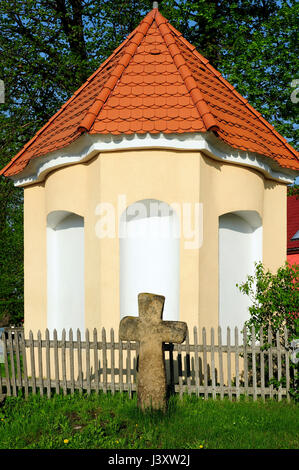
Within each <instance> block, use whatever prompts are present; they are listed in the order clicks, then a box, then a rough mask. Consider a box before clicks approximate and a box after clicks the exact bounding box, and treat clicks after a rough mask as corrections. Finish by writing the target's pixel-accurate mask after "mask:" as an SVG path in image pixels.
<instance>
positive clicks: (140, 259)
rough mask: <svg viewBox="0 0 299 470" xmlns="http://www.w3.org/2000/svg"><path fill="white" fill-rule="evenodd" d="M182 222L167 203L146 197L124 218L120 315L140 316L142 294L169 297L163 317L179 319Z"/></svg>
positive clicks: (121, 233)
mask: <svg viewBox="0 0 299 470" xmlns="http://www.w3.org/2000/svg"><path fill="white" fill-rule="evenodd" d="M179 229H180V223H179V218H178V216H177V213H176V212H175V210H174V209H172V207H171V206H169V205H168V204H167V203H165V202H162V201H158V200H156V199H144V200H142V201H137V202H135V203H134V204H132V205H131V206H129V207H128V208H127V209H126V210H125V211H124V212H123V214H122V215H121V217H120V226H119V244H120V314H121V318H123V317H124V316H126V315H131V316H138V300H137V298H138V294H139V293H141V292H148V293H153V294H159V295H164V296H165V304H164V311H163V320H178V319H179V291H180V235H179Z"/></svg>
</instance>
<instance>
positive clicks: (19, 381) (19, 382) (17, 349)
mask: <svg viewBox="0 0 299 470" xmlns="http://www.w3.org/2000/svg"><path fill="white" fill-rule="evenodd" d="M19 342H20V333H19V331H17V332H16V334H15V338H14V343H15V352H16V363H17V385H18V391H20V390H22V370H21V355H20V344H19ZM0 375H1V374H0ZM0 393H1V385H0Z"/></svg>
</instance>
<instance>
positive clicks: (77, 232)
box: [47, 211, 85, 336]
mask: <svg viewBox="0 0 299 470" xmlns="http://www.w3.org/2000/svg"><path fill="white" fill-rule="evenodd" d="M84 291H85V288H84V218H83V217H81V216H79V215H77V214H74V213H72V212H67V211H53V212H51V213H50V214H48V217H47V292H48V301H47V304H48V312H47V325H48V328H49V330H50V331H51V332H52V331H53V330H54V328H55V329H56V330H57V333H58V335H59V336H60V335H61V332H62V330H63V328H65V329H66V332H67V335H68V333H69V329H70V328H72V329H73V332H74V334H76V331H77V328H79V329H80V331H81V335H83V336H84V326H85V321H84V297H85V292H84Z"/></svg>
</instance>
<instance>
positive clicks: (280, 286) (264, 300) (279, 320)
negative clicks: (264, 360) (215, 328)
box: [237, 262, 299, 343]
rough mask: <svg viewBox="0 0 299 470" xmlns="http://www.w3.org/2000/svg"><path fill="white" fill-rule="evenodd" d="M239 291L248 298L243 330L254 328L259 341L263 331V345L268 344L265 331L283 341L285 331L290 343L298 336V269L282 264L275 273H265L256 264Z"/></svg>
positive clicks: (297, 267) (263, 269)
mask: <svg viewBox="0 0 299 470" xmlns="http://www.w3.org/2000/svg"><path fill="white" fill-rule="evenodd" d="M237 287H239V289H240V291H241V292H242V293H243V294H246V295H248V296H249V297H250V299H251V301H252V305H251V306H250V307H249V314H250V319H249V320H248V321H247V322H245V326H247V327H248V328H249V330H250V331H251V328H252V327H254V328H255V331H256V335H257V339H258V338H259V336H258V335H259V330H260V329H261V328H262V330H263V335H264V341H265V343H267V341H268V329H270V331H271V332H272V336H273V337H274V338H275V335H276V331H279V334H280V336H281V337H282V338H283V337H284V328H285V327H286V328H287V329H288V332H289V339H290V340H291V339H292V338H295V337H298V336H299V265H298V264H293V265H290V264H289V263H287V262H286V263H285V265H284V266H281V267H280V268H279V269H278V270H277V272H276V273H274V274H273V273H271V272H270V271H269V270H266V269H265V267H264V266H263V264H262V263H255V273H254V275H252V276H247V280H246V281H245V282H244V283H243V284H241V285H238V284H237Z"/></svg>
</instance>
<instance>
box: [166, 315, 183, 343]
mask: <svg viewBox="0 0 299 470" xmlns="http://www.w3.org/2000/svg"><path fill="white" fill-rule="evenodd" d="M187 328H188V327H187V323H185V322H183V321H165V320H164V321H163V324H162V325H161V335H163V342H164V343H183V342H184V341H185V339H186V335H187Z"/></svg>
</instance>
